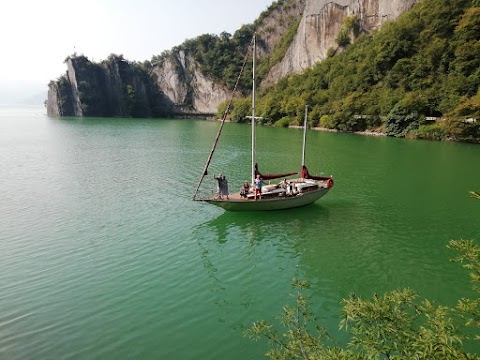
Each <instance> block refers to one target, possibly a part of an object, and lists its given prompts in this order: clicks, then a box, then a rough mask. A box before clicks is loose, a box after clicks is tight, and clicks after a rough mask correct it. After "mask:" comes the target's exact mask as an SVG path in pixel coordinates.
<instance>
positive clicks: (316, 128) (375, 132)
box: [288, 125, 387, 136]
mask: <svg viewBox="0 0 480 360" xmlns="http://www.w3.org/2000/svg"><path fill="white" fill-rule="evenodd" d="M288 128H291V129H303V126H299V125H292V126H289V127H288ZM309 130H314V131H322V132H334V133H341V134H356V135H365V136H387V134H385V133H383V132H377V131H371V130H365V131H353V132H348V131H341V130H337V129H328V128H325V127H320V126H316V127H311V128H309Z"/></svg>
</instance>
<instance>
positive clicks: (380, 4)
mask: <svg viewBox="0 0 480 360" xmlns="http://www.w3.org/2000/svg"><path fill="white" fill-rule="evenodd" d="M419 1H420V0H334V1H329V0H284V1H277V2H274V3H273V4H272V5H271V6H270V7H269V9H268V11H266V12H264V13H262V14H261V15H260V17H259V19H258V20H257V21H256V22H255V29H256V31H257V34H258V37H259V39H260V41H259V43H260V44H261V46H260V47H259V51H258V54H259V57H260V58H261V57H265V58H267V57H270V58H271V59H270V60H269V62H270V63H271V66H270V68H269V69H270V70H269V71H268V72H267V73H266V76H265V77H264V80H263V85H264V86H265V85H268V84H273V83H275V82H276V81H278V80H279V79H281V78H282V77H285V76H287V75H289V74H291V73H294V72H301V71H303V70H305V69H307V68H309V67H311V66H313V65H314V64H315V63H316V62H318V61H321V60H322V59H325V58H326V57H327V53H328V52H329V51H331V50H330V49H332V50H333V51H334V52H338V51H341V50H342V45H339V44H338V34H339V32H340V31H342V26H344V23H345V21H346V19H347V18H353V19H355V21H357V22H358V31H359V32H365V33H369V32H371V31H372V30H374V29H376V28H378V27H379V26H381V24H382V23H383V22H385V21H386V20H389V19H391V20H393V19H395V18H396V17H398V16H399V15H400V14H401V13H402V12H403V11H405V10H408V9H410V8H411V7H412V6H413V5H414V4H415V3H417V2H419ZM292 29H293V31H295V33H293V35H292V34H291V32H292ZM351 40H352V41H353V40H354V38H352V39H351ZM283 48H285V49H284V50H282V49H283ZM279 54H280V55H279ZM279 56H281V58H278V57H279ZM272 59H273V60H272ZM66 64H67V73H66V75H64V76H62V77H60V78H59V79H58V80H57V81H52V82H51V83H50V85H49V92H48V101H47V111H48V114H49V115H51V116H59V115H60V116H61V115H67V116H68V115H74V116H137V117H148V116H161V115H165V114H179V113H183V114H187V115H188V114H190V115H191V114H195V113H203V114H213V113H215V112H216V110H217V107H218V105H219V104H220V103H222V102H224V101H225V100H226V99H227V98H228V97H229V95H230V92H231V89H230V88H229V87H228V86H226V85H225V84H223V83H222V81H221V79H218V78H217V79H215V78H214V77H212V76H209V75H206V73H205V71H202V69H203V70H205V66H208V61H207V64H205V63H204V64H199V63H198V62H197V61H196V60H195V57H194V56H193V55H192V51H190V52H189V51H186V50H183V49H182V48H181V47H178V48H176V49H173V50H172V51H171V52H169V54H168V56H164V57H162V60H161V61H159V62H158V63H154V64H153V65H152V63H149V62H145V63H144V64H143V65H142V64H138V63H130V62H128V61H126V60H124V59H123V58H122V57H121V56H111V57H109V59H107V60H105V61H103V62H101V63H100V64H95V63H91V62H90V61H88V59H87V58H85V57H84V56H79V57H77V56H73V57H70V58H68V59H67V61H66ZM202 66H203V67H202Z"/></svg>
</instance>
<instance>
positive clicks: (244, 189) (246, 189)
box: [240, 180, 250, 198]
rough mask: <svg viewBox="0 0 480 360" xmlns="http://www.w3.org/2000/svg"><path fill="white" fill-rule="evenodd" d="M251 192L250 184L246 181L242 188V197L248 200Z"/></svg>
mask: <svg viewBox="0 0 480 360" xmlns="http://www.w3.org/2000/svg"><path fill="white" fill-rule="evenodd" d="M249 190H250V185H249V184H248V181H247V180H245V181H244V182H243V185H242V187H241V188H240V197H242V198H246V197H247V194H248V192H249Z"/></svg>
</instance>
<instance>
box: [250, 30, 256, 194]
mask: <svg viewBox="0 0 480 360" xmlns="http://www.w3.org/2000/svg"><path fill="white" fill-rule="evenodd" d="M256 37H257V35H256V34H254V35H253V68H252V73H253V79H252V80H253V81H252V183H251V184H252V185H253V184H254V181H255V163H256V160H255V60H256V55H257V54H256V47H257V43H256V41H257V40H256Z"/></svg>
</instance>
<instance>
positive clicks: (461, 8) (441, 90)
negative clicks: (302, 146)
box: [219, 0, 480, 141]
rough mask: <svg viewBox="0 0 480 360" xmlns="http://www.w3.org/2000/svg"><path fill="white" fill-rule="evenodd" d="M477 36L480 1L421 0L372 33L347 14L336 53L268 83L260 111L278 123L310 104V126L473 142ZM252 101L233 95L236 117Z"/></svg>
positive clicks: (479, 106) (297, 116) (479, 129)
mask: <svg viewBox="0 0 480 360" xmlns="http://www.w3.org/2000/svg"><path fill="white" fill-rule="evenodd" d="M351 40H354V41H353V42H352V41H351ZM479 40H480V0H423V1H422V2H420V3H419V4H417V5H415V6H414V7H413V8H412V10H410V11H408V12H406V13H404V14H403V15H401V16H400V17H399V18H398V20H397V21H395V22H393V21H392V22H387V23H385V24H384V25H383V26H382V27H381V29H379V30H377V31H375V32H374V33H373V34H371V35H366V34H362V33H361V31H358V28H357V27H356V26H355V19H354V18H347V21H346V24H345V27H344V31H342V32H341V33H340V34H339V36H338V38H337V42H338V45H339V47H338V48H337V49H331V51H329V55H330V57H329V58H328V59H326V60H324V61H322V62H319V63H317V64H316V65H315V66H314V67H313V68H311V69H308V70H306V71H305V72H304V73H303V74H301V75H291V76H289V77H287V78H284V79H282V80H280V82H278V83H277V84H276V85H275V86H274V87H272V88H268V89H263V90H262V91H261V94H260V96H259V98H258V99H257V113H258V115H259V116H263V117H264V122H268V123H273V124H275V125H276V126H288V125H289V124H295V125H296V124H298V123H299V122H300V121H301V119H302V118H303V112H304V110H303V109H304V106H305V104H308V105H309V106H310V109H311V110H310V112H309V122H310V124H311V125H312V126H322V127H326V128H331V129H338V130H341V131H363V130H374V131H384V132H386V133H387V134H388V135H392V136H407V137H417V138H427V139H454V140H465V141H469V140H472V141H474V140H475V139H478V138H480V123H479V122H476V123H475V122H473V121H474V120H472V118H474V119H478V121H480V41H479ZM351 42H352V44H350V43H351ZM247 77H248V75H247ZM250 101H251V100H250V99H239V100H237V101H235V103H234V107H233V110H232V112H231V118H232V119H233V120H234V121H242V119H244V117H245V116H246V115H247V114H248V113H249V112H250ZM223 108H224V107H222V108H220V109H219V114H220V113H222V110H223ZM430 117H437V118H441V120H437V121H436V122H432V121H430V119H429V118H430ZM427 120H429V121H427Z"/></svg>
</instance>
